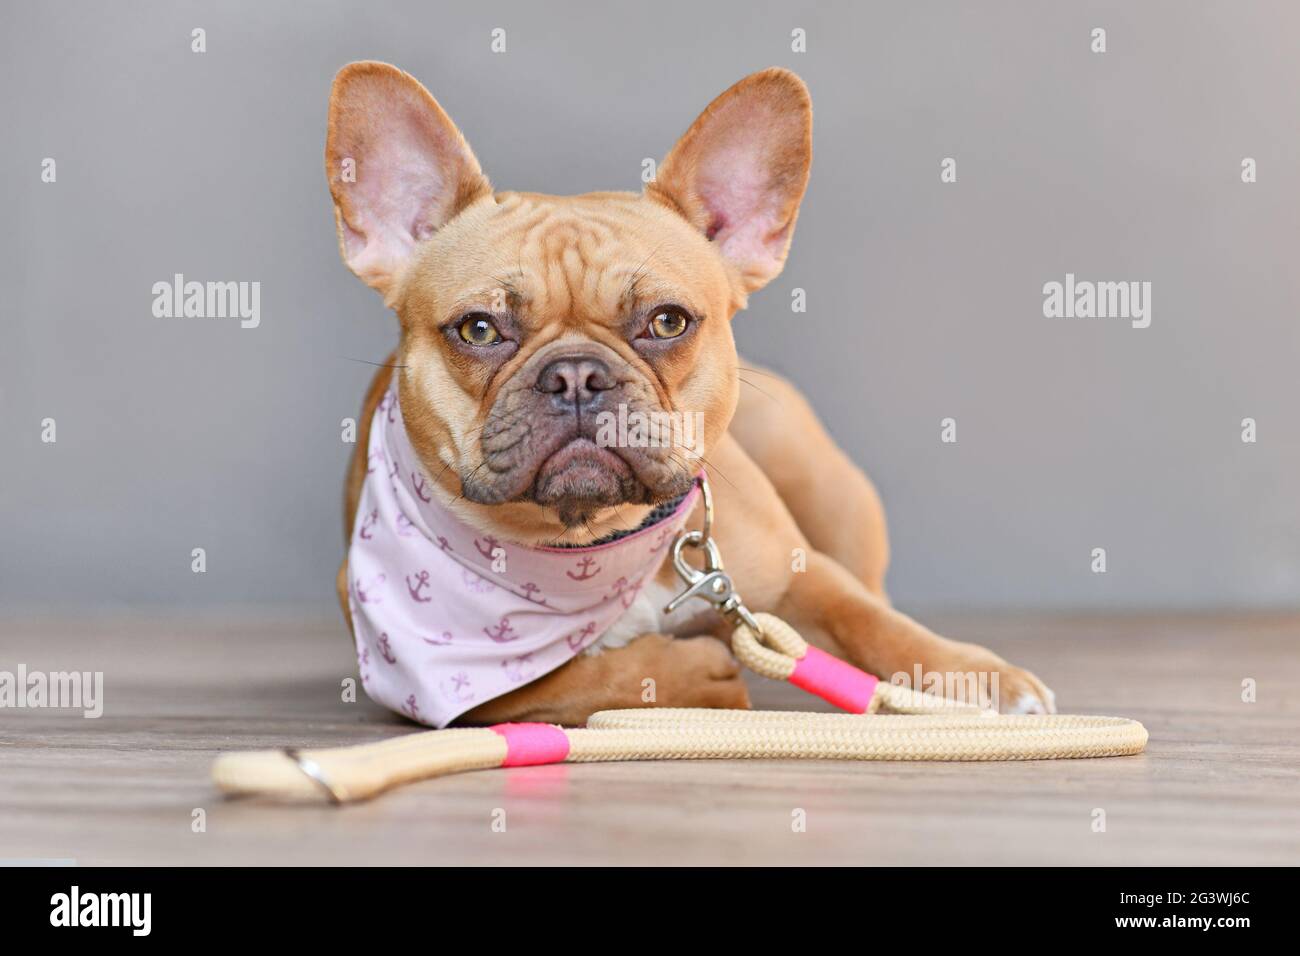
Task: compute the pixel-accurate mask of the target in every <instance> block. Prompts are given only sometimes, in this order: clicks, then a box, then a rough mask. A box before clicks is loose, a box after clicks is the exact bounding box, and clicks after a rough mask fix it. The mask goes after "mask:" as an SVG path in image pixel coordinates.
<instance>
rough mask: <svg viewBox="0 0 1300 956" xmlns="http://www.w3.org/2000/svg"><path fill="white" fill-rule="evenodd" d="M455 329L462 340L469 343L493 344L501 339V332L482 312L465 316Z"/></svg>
mask: <svg viewBox="0 0 1300 956" xmlns="http://www.w3.org/2000/svg"><path fill="white" fill-rule="evenodd" d="M456 331H457V332H459V333H460V337H461V339H462V341H465V342H468V343H469V344H470V345H495V344H496V343H498V342H500V341H501V333H500V332H498V331H497V327H496V326H495V325H493V324H492V320H491V319H490V318H488V316H487V315H485V314H484V313H482V312H476V313H474V314H473V315H467V316H465V319H464V321H462V322H461V323H460V328H459V329H457V330H456Z"/></svg>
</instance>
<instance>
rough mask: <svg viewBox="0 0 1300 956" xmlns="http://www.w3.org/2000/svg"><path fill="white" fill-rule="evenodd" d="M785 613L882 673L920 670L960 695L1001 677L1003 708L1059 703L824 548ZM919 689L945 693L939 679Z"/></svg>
mask: <svg viewBox="0 0 1300 956" xmlns="http://www.w3.org/2000/svg"><path fill="white" fill-rule="evenodd" d="M777 613H778V614H780V615H781V616H782V617H784V618H785V619H786V620H788V621H789V622H790V623H791V624H792V625H794V626H795V627H796V628H798V629H799V630H801V631H802V632H804V636H805V637H806V638H807V639H808V640H810V641H811V642H813V643H822V644H826V645H827V646H826V648H825V649H826V650H829V651H831V652H832V653H837V654H838V655H839V656H841V657H844V658H846V659H847V660H849V661H850V662H851V663H853V664H855V665H857V666H858V667H861V668H862V669H863V670H866V671H869V672H870V673H872V674H875V675H876V676H877V677H879V678H881V679H882V680H890V679H891V678H892V677H893V675H895V674H900V673H902V674H906V675H907V676H908V678H909V680H910V681H911V682H912V683H913V684H915V675H916V673H917V671H918V670H919V671H920V672H921V674H922V681H923V682H926V681H935V680H936V679H939V680H942V682H943V683H942V686H943V688H945V689H948V693H949V696H952V692H951V689H952V688H958V687H961V688H966V687H970V686H971V682H972V681H979V682H987V684H986V685H985V686H988V687H991V686H992V683H993V680H994V679H996V682H997V691H998V701H997V704H998V708H999V709H1000V710H1001V711H1002V712H1003V713H1049V712H1053V711H1055V709H1056V707H1055V702H1054V701H1055V698H1054V695H1053V694H1052V692H1051V690H1049V689H1048V688H1047V686H1046V685H1045V684H1043V682H1042V681H1040V680H1039V679H1038V678H1037V677H1035V676H1034V675H1033V674H1031V673H1030V672H1029V671H1027V670H1024V669H1022V668H1019V667H1015V666H1013V665H1011V664H1008V663H1007V662H1006V661H1005V660H1003V659H1002V658H1001V657H999V656H998V655H997V654H994V653H993V652H992V651H990V650H988V649H987V648H984V647H980V646H979V645H977V644H966V643H962V642H960V641H953V640H949V639H948V638H946V637H940V636H939V635H938V634H936V633H934V632H933V631H931V630H930V629H929V628H927V627H924V626H922V625H921V624H919V623H917V622H916V621H914V620H912V619H911V618H910V617H908V616H907V615H906V614H902V613H900V612H899V611H897V610H895V609H894V608H892V607H890V606H889V604H888V603H887V602H886V601H885V600H883V599H882V598H880V597H877V596H876V595H873V594H872V593H871V592H870V591H868V590H867V589H866V588H865V587H864V586H863V585H862V583H861V582H860V581H859V580H858V579H857V578H855V577H854V576H853V575H852V574H850V573H849V572H848V571H846V570H845V569H844V568H843V567H841V566H840V565H839V564H837V563H836V562H835V561H833V560H831V559H830V558H828V557H826V556H825V555H823V554H820V553H817V552H813V553H811V554H809V556H808V566H807V570H806V571H805V572H803V573H799V574H795V575H793V577H792V579H791V582H790V586H789V589H788V590H787V592H786V595H785V597H784V599H783V600H782V601H781V602H780V604H779V605H778V610H777ZM827 638H829V642H828V641H827V640H826V639H827ZM995 675H996V678H995ZM916 689H917V690H933V691H934V692H936V693H942V692H943V691H940V690H938V689H937V687H936V686H935V685H931V686H920V687H917V688H916ZM971 702H974V701H971Z"/></svg>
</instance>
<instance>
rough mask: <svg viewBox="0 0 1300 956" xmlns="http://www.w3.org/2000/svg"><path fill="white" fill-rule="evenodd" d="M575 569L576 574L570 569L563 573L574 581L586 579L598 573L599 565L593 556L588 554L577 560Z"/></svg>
mask: <svg viewBox="0 0 1300 956" xmlns="http://www.w3.org/2000/svg"><path fill="white" fill-rule="evenodd" d="M593 567H594V570H593ZM577 570H578V573H577V574H574V573H573V572H572V571H565V572H564V573H565V574H567V575H568V576H569V577H571V578H573V580H575V581H586V580H587V579H588V578H594V577H595V576H596V575H598V574H600V565H598V564H596V559H595V558H593V557H590V556H588V557H585V558H583V559H581V560H580V561H579V562H578V568H577Z"/></svg>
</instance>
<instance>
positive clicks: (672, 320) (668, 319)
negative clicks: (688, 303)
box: [650, 309, 691, 339]
mask: <svg viewBox="0 0 1300 956" xmlns="http://www.w3.org/2000/svg"><path fill="white" fill-rule="evenodd" d="M690 324H691V320H690V319H689V318H687V316H686V313H685V312H682V311H681V310H679V309H664V310H662V311H660V312H658V313H656V314H655V317H654V318H653V319H651V320H650V334H651V335H652V336H654V337H655V338H657V339H675V338H677V336H679V335H681V334H682V333H683V332H685V331H686V327H687V326H688V325H690Z"/></svg>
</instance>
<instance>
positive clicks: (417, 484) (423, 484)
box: [411, 472, 433, 505]
mask: <svg viewBox="0 0 1300 956" xmlns="http://www.w3.org/2000/svg"><path fill="white" fill-rule="evenodd" d="M428 487H429V482H428V481H427V480H425V477H424V475H417V474H416V473H415V472H411V490H412V491H414V492H415V497H417V498H419V499H420V500H421V501H423V502H424V503H425V504H426V505H427V504H428V503H429V502H430V501H432V500H433V495H428V494H425V491H426V490H427V489H428Z"/></svg>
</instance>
